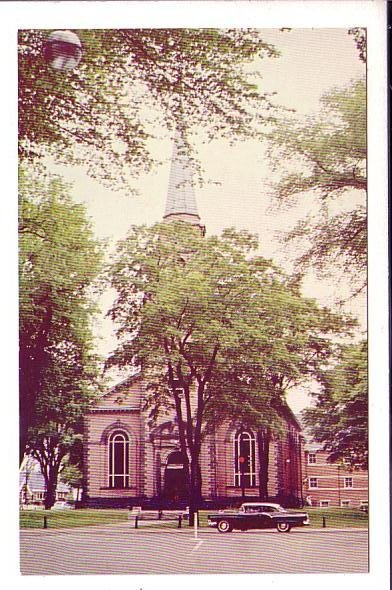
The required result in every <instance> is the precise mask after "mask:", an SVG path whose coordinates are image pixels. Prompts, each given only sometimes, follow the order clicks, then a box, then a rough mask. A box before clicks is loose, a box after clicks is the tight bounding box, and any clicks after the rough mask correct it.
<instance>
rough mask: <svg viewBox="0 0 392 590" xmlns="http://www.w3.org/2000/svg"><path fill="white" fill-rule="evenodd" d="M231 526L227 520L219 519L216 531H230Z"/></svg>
mask: <svg viewBox="0 0 392 590" xmlns="http://www.w3.org/2000/svg"><path fill="white" fill-rule="evenodd" d="M232 530H233V527H232V526H231V524H230V522H229V521H228V520H220V521H219V522H218V531H219V532H220V533H231V531H232Z"/></svg>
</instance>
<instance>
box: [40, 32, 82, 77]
mask: <svg viewBox="0 0 392 590" xmlns="http://www.w3.org/2000/svg"><path fill="white" fill-rule="evenodd" d="M44 57H45V60H46V61H47V62H48V63H49V65H50V66H51V67H52V68H54V69H55V70H61V71H70V70H73V69H74V68H76V67H77V65H78V64H79V62H80V60H81V58H82V44H81V42H80V39H79V37H78V36H77V35H76V33H73V32H72V31H53V33H50V35H49V37H48V38H47V40H46V43H45V46H44Z"/></svg>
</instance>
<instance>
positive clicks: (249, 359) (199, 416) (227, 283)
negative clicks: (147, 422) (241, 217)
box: [108, 222, 351, 506]
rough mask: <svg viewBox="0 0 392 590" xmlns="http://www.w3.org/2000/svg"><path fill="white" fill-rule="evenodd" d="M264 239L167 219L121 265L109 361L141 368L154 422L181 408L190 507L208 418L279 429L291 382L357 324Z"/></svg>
mask: <svg viewBox="0 0 392 590" xmlns="http://www.w3.org/2000/svg"><path fill="white" fill-rule="evenodd" d="M256 248H257V240H256V239H255V237H254V236H251V235H250V234H248V233H247V232H236V231H234V230H225V232H224V233H223V235H222V237H221V238H218V237H214V236H212V237H208V238H203V237H202V236H201V234H200V232H199V231H198V230H197V229H196V228H193V227H191V226H190V225H189V224H187V223H184V222H176V223H174V222H173V223H162V224H157V225H155V226H153V227H152V228H147V227H145V226H141V227H133V228H132V229H131V230H130V232H129V235H128V237H127V238H126V239H125V240H124V241H122V242H120V243H119V246H118V252H117V255H116V257H115V260H114V262H113V265H112V268H111V277H112V286H113V287H114V288H115V289H116V291H117V293H118V295H117V299H116V301H115V303H114V305H113V307H112V309H111V311H110V316H111V318H112V319H113V320H114V322H115V323H116V325H117V336H118V338H119V346H118V347H117V349H116V351H115V352H114V353H113V355H112V357H111V358H110V359H109V361H108V365H109V366H111V365H115V366H117V367H123V368H127V369H128V370H129V369H133V370H136V369H140V370H141V371H142V375H143V378H144V380H145V382H146V384H147V390H148V394H147V397H146V407H147V408H149V409H150V418H151V420H152V421H154V420H157V419H158V418H159V416H160V415H162V414H163V415H164V414H165V413H169V412H171V411H173V410H174V411H175V413H176V416H177V425H178V429H179V438H180V443H181V449H182V453H183V457H184V462H185V467H186V468H189V481H190V486H189V487H190V490H191V491H192V493H193V494H194V496H193V497H191V499H190V502H191V504H190V505H191V506H195V505H197V502H198V501H199V498H200V493H201V474H200V466H199V453H200V448H201V442H202V439H203V436H204V435H205V433H207V432H208V431H209V427H213V426H216V425H217V424H220V423H221V422H222V420H223V419H224V418H225V417H226V418H227V419H228V420H233V421H236V422H237V423H239V422H241V423H242V424H245V423H246V421H247V422H248V423H250V422H251V421H252V422H253V423H255V422H256V421H257V423H258V424H259V426H260V427H261V426H263V425H264V426H269V427H270V428H271V429H273V428H274V425H276V424H277V422H278V416H279V409H280V408H281V406H282V404H283V403H284V394H285V391H287V389H288V388H289V387H290V386H291V385H294V384H297V383H299V382H300V381H301V380H303V379H305V378H306V377H308V376H310V375H312V374H313V373H314V372H315V371H318V370H319V367H320V366H322V365H323V364H324V363H325V362H326V361H327V359H328V358H329V356H330V355H331V354H332V353H333V349H334V344H333V342H332V340H331V338H330V336H331V335H332V334H336V333H339V332H340V333H341V332H344V331H345V330H349V329H350V327H351V321H350V320H347V321H346V320H344V319H343V318H341V317H339V318H338V317H337V316H335V315H334V314H332V313H331V312H330V311H328V310H327V309H321V308H319V307H318V306H317V304H316V302H315V301H313V300H310V299H305V298H302V297H301V295H300V293H299V288H298V285H297V284H295V283H293V282H290V280H289V278H288V277H286V276H285V275H284V274H283V273H282V272H281V271H279V269H277V268H276V267H274V265H273V264H272V263H271V262H270V261H267V260H265V259H263V258H261V257H258V256H252V253H253V252H254V250H255V249H256Z"/></svg>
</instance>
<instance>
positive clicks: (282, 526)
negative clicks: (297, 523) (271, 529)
mask: <svg viewBox="0 0 392 590" xmlns="http://www.w3.org/2000/svg"><path fill="white" fill-rule="evenodd" d="M276 528H277V530H278V531H279V532H280V533H289V532H290V529H291V526H290V525H289V523H288V522H278V524H277V525H276Z"/></svg>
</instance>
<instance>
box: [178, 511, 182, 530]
mask: <svg viewBox="0 0 392 590" xmlns="http://www.w3.org/2000/svg"><path fill="white" fill-rule="evenodd" d="M181 526H182V514H179V515H178V528H179V529H180V528H181Z"/></svg>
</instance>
